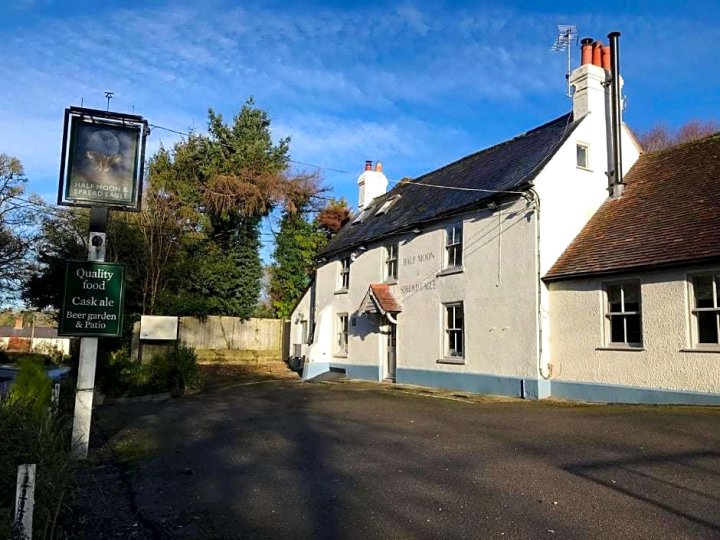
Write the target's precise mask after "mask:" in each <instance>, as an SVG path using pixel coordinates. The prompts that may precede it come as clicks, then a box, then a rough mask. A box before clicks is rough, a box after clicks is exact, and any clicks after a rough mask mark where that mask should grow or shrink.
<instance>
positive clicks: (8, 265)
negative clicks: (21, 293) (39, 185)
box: [0, 154, 39, 298]
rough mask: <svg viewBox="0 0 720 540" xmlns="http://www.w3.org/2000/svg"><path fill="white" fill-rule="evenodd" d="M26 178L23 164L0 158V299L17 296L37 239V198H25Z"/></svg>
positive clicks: (11, 158) (14, 159)
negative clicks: (33, 244) (31, 247)
mask: <svg viewBox="0 0 720 540" xmlns="http://www.w3.org/2000/svg"><path fill="white" fill-rule="evenodd" d="M26 184H27V178H26V177H25V173H24V170H23V166H22V163H20V160H18V159H17V158H14V157H10V156H8V155H6V154H0V297H3V298H7V297H10V296H15V295H16V293H17V291H18V290H19V281H20V277H21V276H22V275H23V273H24V272H25V269H26V267H27V265H28V256H29V254H30V246H31V245H32V242H33V240H34V238H35V227H34V226H35V224H36V220H37V215H38V212H37V204H38V202H39V201H38V199H37V198H36V197H30V198H29V199H26V198H23V195H24V194H25V187H26Z"/></svg>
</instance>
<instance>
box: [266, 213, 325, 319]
mask: <svg viewBox="0 0 720 540" xmlns="http://www.w3.org/2000/svg"><path fill="white" fill-rule="evenodd" d="M326 242H327V239H326V237H325V234H324V233H323V232H322V231H321V230H320V229H319V228H318V224H317V222H316V221H310V220H309V219H308V215H307V212H306V211H302V210H300V211H297V212H293V213H291V212H284V213H283V215H282V219H281V220H280V231H279V232H278V234H277V236H276V237H275V252H274V254H273V258H274V260H275V262H274V264H273V265H272V267H271V269H270V298H271V301H272V306H273V309H274V311H275V315H276V316H277V317H278V318H281V319H287V318H288V317H290V314H291V312H292V309H293V307H295V303H296V302H297V301H298V300H299V299H300V296H301V295H302V293H303V292H304V291H305V289H306V288H307V286H308V285H309V284H310V274H311V272H312V271H313V269H314V264H315V257H316V255H317V252H318V250H319V249H320V248H322V247H323V246H324V245H325V243H326Z"/></svg>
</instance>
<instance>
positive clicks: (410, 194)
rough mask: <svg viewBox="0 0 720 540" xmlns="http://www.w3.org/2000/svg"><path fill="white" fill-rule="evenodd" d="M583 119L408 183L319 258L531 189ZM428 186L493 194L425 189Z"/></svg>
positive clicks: (554, 124)
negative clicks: (506, 193) (390, 202)
mask: <svg viewBox="0 0 720 540" xmlns="http://www.w3.org/2000/svg"><path fill="white" fill-rule="evenodd" d="M581 120H582V119H578V120H574V119H573V117H572V113H568V114H565V115H563V116H561V117H559V118H556V119H555V120H552V121H551V122H548V123H547V124H544V125H542V126H539V127H537V128H535V129H533V130H531V131H528V132H527V133H524V134H522V135H519V136H517V137H515V138H513V139H511V140H509V141H505V142H503V143H500V144H498V145H495V146H492V147H490V148H487V149H485V150H481V151H479V152H476V153H474V154H471V155H469V156H467V157H464V158H462V159H460V160H458V161H455V162H454V163H450V164H449V165H445V166H444V167H441V168H440V169H437V170H435V171H432V172H429V173H427V174H425V175H423V176H421V177H419V178H417V179H415V180H412V181H410V182H408V183H402V184H398V185H396V186H395V187H394V188H393V189H392V190H391V191H389V192H388V193H386V194H385V195H383V196H381V197H378V198H376V199H375V200H374V201H373V202H372V203H371V205H370V206H369V207H368V208H369V211H368V217H366V218H365V219H364V220H363V222H362V223H357V224H353V223H352V221H353V220H352V219H351V220H350V222H348V223H347V224H346V225H345V226H344V227H343V228H342V229H340V231H338V233H337V234H336V235H335V236H334V237H333V238H332V239H331V240H330V242H328V244H327V245H326V246H325V248H324V249H323V250H321V251H320V253H319V255H320V256H323V257H328V256H332V255H335V254H338V253H340V252H343V251H347V250H349V249H351V248H353V247H355V246H359V245H361V244H364V243H366V242H369V241H372V240H375V239H379V238H382V237H385V236H389V235H391V234H396V233H398V232H402V231H404V230H411V229H413V228H415V227H417V226H420V225H422V224H423V223H426V222H428V221H432V220H435V219H439V218H443V217H446V216H450V215H453V214H454V213H458V212H461V211H464V210H468V209H470V208H472V207H474V206H478V205H479V204H480V203H481V202H482V201H486V200H488V199H491V198H493V197H497V196H498V193H493V192H497V191H520V190H522V189H524V188H527V187H529V186H531V185H532V181H533V179H534V178H535V176H536V175H537V174H538V173H539V172H540V170H541V169H542V168H543V166H545V164H546V163H547V162H548V161H549V160H550V158H552V156H553V155H554V153H555V151H556V150H557V149H558V148H559V147H560V145H561V144H562V143H563V142H564V141H565V140H566V139H567V138H568V136H569V135H570V134H571V133H572V132H573V130H574V129H575V128H576V127H577V125H578V124H579V123H580V121H581ZM423 184H432V185H434V186H443V187H446V188H458V187H459V188H474V189H485V190H489V191H488V192H482V191H463V190H454V189H443V188H435V187H423ZM395 196H400V198H399V199H398V200H396V201H395V202H394V203H393V205H392V207H391V208H390V210H389V211H388V212H386V213H384V214H381V215H374V213H375V211H376V210H377V209H378V208H380V206H381V205H382V204H383V203H384V202H385V201H386V200H388V199H389V198H391V197H395Z"/></svg>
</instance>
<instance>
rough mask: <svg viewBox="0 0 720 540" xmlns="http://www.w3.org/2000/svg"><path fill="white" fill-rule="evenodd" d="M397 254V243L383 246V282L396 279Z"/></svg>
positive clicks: (398, 246) (398, 249) (398, 245)
mask: <svg viewBox="0 0 720 540" xmlns="http://www.w3.org/2000/svg"><path fill="white" fill-rule="evenodd" d="M393 251H394V253H393ZM399 252H400V244H399V243H398V242H393V243H391V244H386V245H385V281H396V280H397V278H398V270H399V266H400V265H399Z"/></svg>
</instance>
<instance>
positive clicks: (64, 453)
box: [0, 399, 73, 538]
mask: <svg viewBox="0 0 720 540" xmlns="http://www.w3.org/2000/svg"><path fill="white" fill-rule="evenodd" d="M0 433H2V436H0V538H11V537H12V520H13V515H14V513H15V488H16V480H17V468H18V466H19V465H21V464H23V463H35V464H36V465H37V469H36V478H35V508H34V511H33V538H50V537H52V536H53V532H54V529H55V524H56V522H57V519H58V516H59V515H60V513H61V511H62V510H63V509H64V508H65V505H66V498H65V497H66V496H67V494H68V492H69V489H70V487H71V485H72V478H73V476H72V472H73V471H72V461H71V459H70V455H69V448H70V423H69V419H68V418H67V417H64V416H58V417H56V416H53V415H50V414H48V411H47V409H46V410H44V411H41V410H40V409H39V408H38V407H37V406H36V405H35V404H34V403H32V401H28V400H25V399H15V400H9V399H8V400H6V401H4V402H2V403H0Z"/></svg>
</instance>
